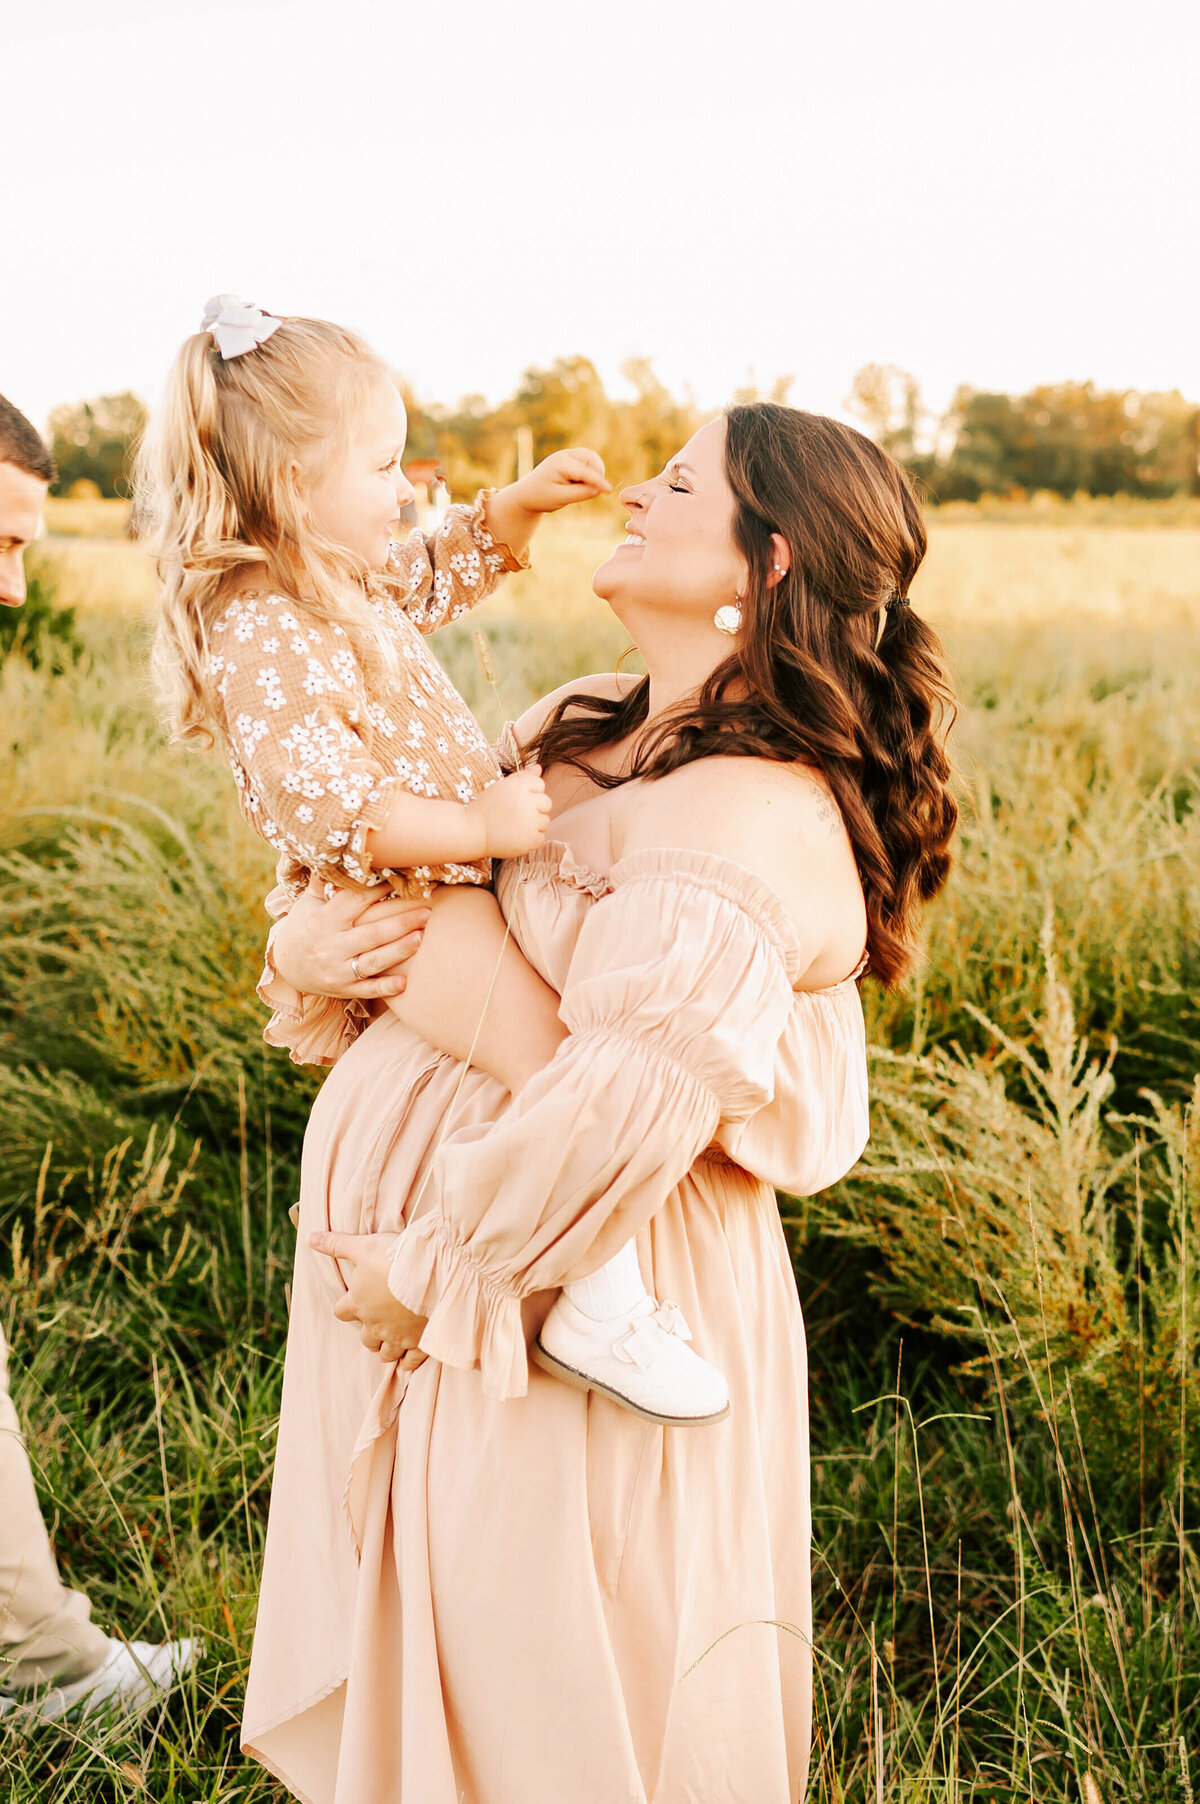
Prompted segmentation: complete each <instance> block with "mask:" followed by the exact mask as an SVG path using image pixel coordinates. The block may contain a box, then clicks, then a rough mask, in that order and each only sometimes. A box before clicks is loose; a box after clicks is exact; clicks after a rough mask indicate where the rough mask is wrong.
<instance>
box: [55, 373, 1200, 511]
mask: <svg viewBox="0 0 1200 1804" xmlns="http://www.w3.org/2000/svg"><path fill="white" fill-rule="evenodd" d="M621 373H622V375H623V377H624V378H625V381H626V383H627V385H628V388H629V390H630V391H631V393H630V394H629V395H627V396H625V397H624V398H615V397H613V396H610V395H609V394H608V392H607V391H606V389H605V387H604V383H603V382H602V380H601V378H600V374H599V372H598V371H597V369H596V367H595V365H594V364H593V363H592V362H591V360H590V359H589V358H587V357H560V358H558V359H556V360H555V362H553V363H551V364H548V365H546V366H545V367H542V366H537V365H534V366H531V367H530V368H529V369H527V370H526V371H525V374H524V376H523V377H522V379H521V383H520V386H519V387H518V388H517V390H516V393H515V394H513V395H512V396H510V397H509V399H507V400H506V401H502V402H501V403H500V404H499V405H498V406H494V405H492V404H490V403H489V402H488V401H486V400H485V399H484V397H483V396H481V395H467V396H465V397H464V398H463V399H462V400H461V401H459V402H458V404H457V405H456V406H454V407H449V406H442V405H438V404H436V403H430V402H424V401H421V400H419V399H418V397H417V396H416V395H415V394H414V393H413V392H412V391H411V390H410V389H409V388H407V387H406V388H405V399H406V401H407V403H408V411H409V441H408V451H407V454H406V462H410V463H411V462H414V461H416V460H422V461H426V460H427V461H429V462H432V463H435V464H437V465H438V466H439V468H440V469H441V471H442V472H443V474H444V476H445V479H446V481H447V483H448V484H449V487H450V490H451V492H452V494H454V495H455V496H456V497H465V496H469V495H471V494H473V493H474V491H475V490H476V489H477V488H479V487H484V486H489V485H492V484H502V483H505V482H508V481H510V480H511V479H512V477H513V475H514V473H515V470H516V467H517V463H518V460H519V458H520V456H521V447H522V446H524V447H525V449H526V451H527V452H528V454H529V455H531V456H532V457H533V458H534V459H535V460H536V459H538V458H542V457H545V456H546V455H547V454H548V453H549V452H551V451H555V450H559V449H561V448H562V447H563V446H564V445H576V444H584V445H592V446H594V447H595V449H596V450H598V451H599V452H600V453H601V454H602V456H603V457H604V460H605V463H606V464H607V466H608V468H609V471H610V472H611V473H612V474H613V476H614V477H615V479H616V480H617V481H618V482H630V481H636V480H638V479H639V478H641V477H643V476H646V475H649V474H651V473H652V472H654V471H656V470H659V469H661V468H662V467H663V465H664V463H666V461H667V460H668V458H669V457H670V456H671V454H672V453H673V452H674V451H676V450H678V448H679V446H680V445H682V444H683V443H684V441H685V440H686V439H687V438H688V437H689V436H690V435H691V433H692V432H693V431H695V429H696V427H697V426H698V425H699V424H701V422H702V421H703V419H704V418H705V417H706V416H705V413H704V412H703V411H702V410H700V409H698V408H697V407H696V405H695V403H694V401H693V400H691V399H690V398H686V397H685V398H683V399H680V398H678V397H676V396H674V395H672V394H671V393H670V392H669V390H668V389H667V388H666V387H665V386H664V385H663V383H662V382H661V381H660V380H659V378H658V377H657V376H656V375H655V373H654V370H653V368H652V366H651V364H650V363H649V362H648V361H647V360H646V359H645V358H636V359H633V360H631V361H630V362H628V363H626V364H625V365H624V367H623V369H622V372H621ZM792 387H793V382H792V380H791V379H790V378H785V379H783V380H781V381H780V382H777V383H776V384H775V385H774V387H773V388H772V389H771V390H770V391H769V392H768V393H767V394H766V395H760V393H759V391H758V390H757V389H742V390H739V391H738V392H737V393H736V394H735V395H734V397H733V398H734V400H737V401H752V400H760V399H768V400H775V401H787V400H789V399H791V398H792V397H791V390H792ZM846 405H847V410H848V411H849V412H851V413H852V414H853V415H854V417H855V418H856V419H857V420H858V422H859V423H860V425H861V426H862V428H863V430H864V431H866V432H868V433H869V434H870V435H871V437H872V438H874V439H875V440H876V441H877V442H878V443H879V444H881V445H883V446H884V447H885V448H886V449H887V450H888V451H890V452H891V453H892V455H893V456H895V457H897V458H898V459H899V460H900V462H902V463H903V464H905V465H906V467H907V468H908V469H909V470H910V471H911V472H912V474H913V475H914V476H915V477H916V478H917V479H918V481H919V483H920V484H921V486H922V489H923V491H924V493H925V495H926V496H927V498H928V499H929V500H930V501H931V502H934V503H937V502H942V501H960V500H961V501H976V500H978V499H979V498H980V497H981V496H983V495H1001V496H1007V495H1022V494H1032V493H1035V492H1037V491H1039V490H1048V491H1050V492H1052V493H1054V494H1058V495H1062V496H1071V495H1074V494H1084V495H1136V496H1145V497H1161V496H1170V495H1178V494H1193V495H1194V494H1200V406H1198V405H1197V404H1196V403H1195V402H1192V401H1188V400H1186V399H1185V398H1184V396H1183V395H1182V394H1180V392H1179V391H1178V389H1173V390H1171V391H1169V392H1167V393H1142V392H1140V391H1138V390H1135V389H1100V388H1097V387H1096V386H1095V384H1094V383H1091V382H1059V383H1047V384H1043V385H1041V386H1039V387H1037V388H1033V389H1030V390H1029V392H1028V393H1026V394H1022V395H1009V394H1001V393H993V392H989V391H987V390H982V389H975V388H971V387H968V386H965V385H964V386H963V387H961V388H959V390H958V391H957V393H956V394H955V396H954V398H953V400H952V402H951V405H950V407H949V409H948V410H947V412H946V413H945V414H943V415H941V416H938V415H935V414H933V413H931V412H930V411H929V410H928V409H927V408H926V407H925V406H924V404H923V402H922V399H921V393H920V388H919V386H918V384H917V381H916V379H915V377H913V376H911V375H909V374H908V372H907V371H904V370H900V369H896V368H895V367H893V366H890V365H882V364H867V365H866V366H865V367H864V368H863V369H861V370H859V372H858V374H857V375H856V376H855V378H854V381H853V383H852V384H851V389H850V394H849V395H848V397H847V402H846ZM145 421H146V409H145V407H144V405H143V403H142V402H141V401H140V400H139V399H138V397H137V396H136V395H133V394H128V393H126V394H120V395H102V396H100V397H99V398H98V399H97V400H93V401H87V402H83V403H81V404H79V405H72V406H65V407H58V408H56V409H55V410H54V412H53V413H52V414H51V416H50V421H49V438H50V444H51V449H52V451H53V453H54V459H55V463H56V464H57V466H58V479H57V482H56V483H55V485H54V490H53V492H54V493H55V494H60V495H61V494H70V493H76V494H79V493H88V494H97V493H98V494H100V495H108V496H116V495H127V494H128V493H129V473H130V461H131V457H132V453H133V450H134V447H135V446H136V443H137V440H138V438H139V436H140V434H141V432H142V430H143V428H144V426H145Z"/></svg>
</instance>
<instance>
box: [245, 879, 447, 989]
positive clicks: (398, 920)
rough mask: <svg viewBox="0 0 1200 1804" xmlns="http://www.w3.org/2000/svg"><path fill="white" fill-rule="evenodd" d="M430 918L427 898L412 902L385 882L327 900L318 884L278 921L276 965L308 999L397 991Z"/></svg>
mask: <svg viewBox="0 0 1200 1804" xmlns="http://www.w3.org/2000/svg"><path fill="white" fill-rule="evenodd" d="M428 919H429V908H428V906H427V905H426V904H425V903H420V904H416V903H413V902H406V901H404V900H403V899H402V898H401V897H399V896H396V895H394V894H393V893H392V891H391V890H390V889H389V888H388V886H387V885H386V884H385V883H378V884H376V885H375V886H374V887H373V888H371V889H368V890H361V889H342V890H339V891H338V893H337V895H336V896H335V897H334V898H333V901H332V902H326V901H325V900H324V899H323V897H322V895H321V888H320V885H319V884H318V883H316V882H315V881H314V882H312V883H310V884H309V886H308V889H307V890H306V891H305V893H304V895H302V896H301V897H299V898H298V900H297V901H296V902H295V903H293V905H292V907H291V909H290V910H289V912H288V913H287V914H286V915H285V916H284V917H283V919H282V920H281V921H279V922H278V923H277V924H276V927H275V930H274V933H273V935H272V938H271V963H272V964H273V965H274V967H275V969H276V970H277V971H278V972H279V975H280V976H281V977H283V978H285V979H286V980H287V982H288V983H290V984H292V985H294V987H295V988H296V989H297V990H299V991H300V992H301V994H302V995H304V996H354V997H357V998H358V999H359V1000H360V1001H363V1002H366V1001H369V1000H371V999H372V998H373V997H377V996H384V997H386V996H398V995H399V994H400V992H401V990H402V989H403V988H404V984H405V977H404V973H403V971H402V970H400V969H399V968H398V967H399V966H400V965H402V964H403V963H404V962H405V960H406V959H410V958H411V957H412V955H413V953H414V952H415V951H416V950H417V947H418V946H419V945H420V944H421V936H422V934H423V933H424V931H425V923H426V922H427V921H428ZM355 961H357V973H358V974H357V976H356V975H355Z"/></svg>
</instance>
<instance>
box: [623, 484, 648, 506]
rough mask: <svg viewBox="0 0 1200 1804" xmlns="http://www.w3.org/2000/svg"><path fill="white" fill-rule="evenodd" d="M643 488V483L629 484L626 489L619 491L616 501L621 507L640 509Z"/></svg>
mask: <svg viewBox="0 0 1200 1804" xmlns="http://www.w3.org/2000/svg"><path fill="white" fill-rule="evenodd" d="M645 486H646V485H645V483H643V482H634V483H631V484H630V486H629V487H628V488H627V489H622V490H621V492H620V494H619V495H618V496H617V500H618V501H619V502H620V503H621V506H622V507H641V505H642V490H643V489H644V488H645Z"/></svg>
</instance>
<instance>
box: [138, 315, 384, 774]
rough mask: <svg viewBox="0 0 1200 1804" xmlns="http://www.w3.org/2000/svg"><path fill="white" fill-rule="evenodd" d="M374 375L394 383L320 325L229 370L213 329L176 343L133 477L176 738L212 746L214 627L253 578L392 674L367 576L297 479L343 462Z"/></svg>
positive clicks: (270, 343) (287, 324)
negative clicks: (156, 591)
mask: <svg viewBox="0 0 1200 1804" xmlns="http://www.w3.org/2000/svg"><path fill="white" fill-rule="evenodd" d="M380 380H387V381H390V380H392V376H391V372H390V371H389V370H388V368H387V366H386V364H384V363H383V362H382V360H381V359H380V358H379V357H377V356H376V354H375V353H374V352H373V351H372V350H371V349H370V348H369V347H368V346H367V345H366V344H364V342H363V341H362V339H360V338H358V337H357V335H356V334H355V333H353V332H349V331H347V330H346V329H345V328H344V327H342V326H335V325H331V324H329V323H328V322H327V321H324V320H310V319H284V320H283V321H282V322H281V324H280V326H279V327H278V329H277V330H276V331H275V332H273V333H272V334H271V336H270V338H269V339H267V340H266V341H265V342H264V343H262V344H260V345H259V346H258V347H257V348H256V349H254V350H253V351H250V352H247V353H246V355H244V356H240V357H235V358H231V359H229V361H228V362H226V361H225V360H224V359H222V358H221V356H220V355H219V354H218V353H217V351H216V349H215V348H214V344H213V340H212V337H211V335H210V334H209V333H208V332H198V333H196V334H195V335H194V336H193V337H191V338H188V339H186V340H185V341H184V344H183V345H182V347H181V349H180V351H179V354H178V356H177V357H176V359H175V363H174V365H173V367H172V369H171V372H170V375H169V377H168V379H167V386H166V393H165V395H164V398H163V404H162V407H161V409H160V410H159V413H158V415H157V417H156V419H155V420H154V421H153V423H152V425H151V428H150V431H149V432H148V433H147V435H146V439H145V441H144V443H143V446H142V450H141V452H140V455H139V459H138V468H137V474H136V478H135V481H136V500H135V509H136V515H135V517H136V518H137V520H138V523H139V527H140V529H141V531H142V532H143V533H144V534H145V535H146V537H147V538H148V539H149V542H150V548H151V551H152V554H153V556H154V560H155V564H156V567H157V571H158V577H159V582H160V585H161V607H160V613H159V623H158V631H157V633H156V636H155V644H154V672H155V678H156V683H157V687H158V691H159V695H160V699H161V701H162V703H163V706H164V710H165V712H166V715H167V717H168V722H169V725H170V728H171V731H172V733H173V734H174V736H175V737H176V738H179V739H183V740H185V741H190V742H193V743H196V744H199V745H204V746H209V745H211V744H212V743H213V739H214V732H213V728H214V725H215V719H214V712H213V705H212V695H211V688H212V685H211V678H210V676H209V674H208V672H209V654H210V638H211V633H212V628H213V624H214V622H215V621H216V619H217V618H218V616H219V614H220V612H221V610H222V608H223V607H224V605H225V604H226V602H227V600H228V598H229V594H230V590H231V587H232V585H233V582H234V579H235V578H240V576H241V573H242V572H244V571H246V570H248V569H249V570H254V571H255V573H256V586H261V587H262V588H263V589H264V590H271V591H278V592H279V593H282V594H286V595H288V596H289V597H291V598H292V599H293V600H294V601H295V602H296V603H297V605H298V607H299V608H300V610H301V611H302V612H303V613H304V614H305V615H306V616H307V617H308V618H309V619H311V620H312V621H313V623H314V624H318V625H320V624H336V625H339V626H341V627H342V628H343V630H344V631H345V632H346V634H347V636H348V638H349V640H350V643H351V646H352V647H353V649H354V651H355V653H356V655H357V657H358V658H359V661H360V663H361V664H362V665H363V667H364V669H365V670H366V671H367V672H368V675H369V676H376V677H378V676H379V674H380V673H381V672H382V671H383V670H384V669H386V668H388V667H389V665H390V659H389V656H388V651H387V648H386V646H385V645H384V643H383V642H382V641H381V639H380V636H379V634H378V631H377V629H376V627H375V624H374V618H373V615H372V613H371V610H370V609H369V607H368V606H367V603H366V585H367V582H368V580H369V572H368V571H367V569H366V567H365V566H364V565H363V564H361V563H360V562H359V561H358V560H357V559H355V558H354V557H353V556H352V555H351V554H350V553H349V552H347V551H346V550H345V549H344V548H342V547H340V546H338V545H335V544H333V543H332V542H331V541H329V540H328V539H326V538H325V537H324V536H323V535H322V534H321V533H320V532H319V531H318V530H317V529H316V527H315V526H314V524H313V522H312V520H311V519H310V518H309V516H308V514H307V511H306V509H305V507H304V503H303V499H302V496H301V494H300V491H299V489H298V488H297V486H296V483H295V481H294V479H293V464H294V463H295V462H296V461H298V460H300V459H307V460H308V461H309V462H310V464H311V463H312V462H313V461H314V458H315V457H316V460H317V461H318V462H319V457H317V456H316V454H317V453H318V450H319V456H320V457H324V458H326V459H328V458H329V457H332V456H336V455H337V453H338V451H339V450H340V448H341V447H342V446H343V445H344V443H345V441H346V439H347V437H348V436H349V432H350V430H352V427H353V422H354V419H355V417H356V416H357V414H358V412H359V411H360V409H361V408H362V406H363V405H364V404H365V403H366V402H367V401H368V400H369V397H370V394H371V392H372V390H373V388H374V386H375V385H376V384H377V383H378V382H379V381H380ZM258 579H261V582H260V584H259V581H258ZM371 580H372V581H373V586H374V584H375V582H376V581H377V579H371ZM382 586H383V587H385V588H386V587H387V586H388V585H387V582H386V579H384V580H383V583H382Z"/></svg>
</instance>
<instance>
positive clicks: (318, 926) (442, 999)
mask: <svg viewBox="0 0 1200 1804" xmlns="http://www.w3.org/2000/svg"><path fill="white" fill-rule="evenodd" d="M376 894H378V892H376ZM361 895H362V892H361V891H359V892H342V893H341V894H339V895H338V896H337V897H335V899H334V900H333V901H332V902H324V901H322V900H321V899H320V898H319V897H318V896H317V895H316V894H314V893H312V892H310V893H308V894H306V895H304V896H301V898H300V900H299V901H298V902H297V903H296V904H295V906H294V907H293V908H292V910H291V911H290V913H289V914H288V915H287V916H286V917H285V919H284V920H282V921H280V922H279V924H278V925H277V926H276V928H275V930H274V938H273V942H272V948H271V959H272V964H273V966H274V968H275V970H276V971H277V972H278V973H279V974H280V976H281V977H283V979H284V980H285V982H286V983H287V984H288V985H289V986H290V987H291V988H292V989H293V990H294V991H296V992H298V993H299V996H300V998H301V999H303V998H306V997H311V996H340V997H349V998H354V999H356V1000H359V1001H363V1002H367V1001H370V1000H372V999H374V998H382V999H383V1000H384V1001H386V1003H387V1005H388V1007H389V1008H390V1009H391V1010H392V1012H393V1013H394V1014H395V1015H396V1016H397V1017H398V1019H399V1020H401V1021H403V1022H404V1025H405V1026H406V1027H409V1028H411V1029H412V1031H413V1032H414V1033H417V1034H419V1035H420V1036H421V1038H422V1039H423V1040H427V1041H428V1042H429V1044H430V1045H431V1046H436V1047H437V1048H438V1049H439V1051H441V1052H446V1053H449V1054H450V1056H451V1057H452V1058H456V1059H461V1060H463V1062H464V1063H469V1064H472V1065H474V1066H476V1068H477V1069H478V1070H480V1071H487V1072H489V1073H490V1075H491V1076H492V1077H495V1078H497V1079H498V1080H499V1081H500V1083H502V1084H503V1085H504V1086H505V1088H506V1089H507V1090H509V1091H511V1092H512V1093H513V1094H514V1095H515V1094H516V1093H517V1092H518V1091H519V1090H520V1089H521V1088H522V1087H523V1086H524V1084H525V1083H527V1082H528V1080H529V1078H530V1077H532V1076H533V1074H534V1073H535V1072H536V1071H540V1070H541V1068H542V1066H543V1065H547V1064H549V1062H550V1060H551V1059H552V1058H553V1057H554V1054H555V1053H556V1052H557V1050H558V1048H559V1046H560V1045H561V1043H562V1041H563V1040H564V1039H565V1037H566V1031H567V1030H566V1028H565V1027H564V1026H563V1024H562V1022H561V1021H560V1020H559V1018H558V996H557V995H556V993H555V992H554V990H552V989H551V987H550V985H549V984H547V983H544V982H543V981H542V979H541V978H540V977H539V976H538V974H537V972H536V971H534V969H533V967H532V966H531V965H530V964H528V963H527V961H526V960H525V959H524V958H523V957H522V955H521V953H520V951H519V950H518V948H517V946H516V944H515V942H514V941H513V939H512V938H511V936H510V935H508V934H507V933H506V932H505V927H504V917H503V916H502V915H501V913H500V909H499V907H498V905H497V903H496V898H495V897H494V896H493V894H492V892H491V891H490V890H486V889H478V888H476V887H475V886H474V885H471V884H443V885H441V886H440V887H439V888H438V889H436V890H435V891H434V895H433V900H432V902H431V903H430V905H429V906H428V907H424V906H423V907H422V908H420V909H419V910H416V911H414V910H413V907H412V904H411V903H404V902H400V901H399V900H397V899H396V898H395V897H392V898H391V899H390V900H386V901H374V902H372V903H371V904H369V905H368V906H366V907H365V908H363V907H361V902H360V900H358V899H360V898H361ZM356 911H358V912H356ZM418 948H419V953H418ZM354 959H357V962H358V969H359V972H360V973H361V978H360V979H358V980H356V979H355V976H354V971H353V967H352V963H351V961H352V960H354ZM401 959H403V960H405V961H407V962H406V963H405V965H404V969H403V971H400V970H398V969H396V966H397V963H398V962H399V961H400V960H401ZM270 1000H272V1001H275V1000H276V999H275V998H270Z"/></svg>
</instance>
